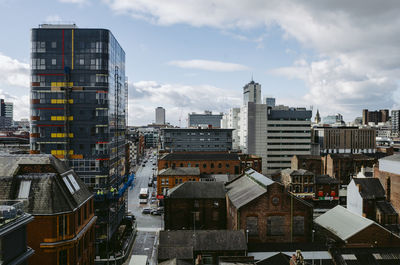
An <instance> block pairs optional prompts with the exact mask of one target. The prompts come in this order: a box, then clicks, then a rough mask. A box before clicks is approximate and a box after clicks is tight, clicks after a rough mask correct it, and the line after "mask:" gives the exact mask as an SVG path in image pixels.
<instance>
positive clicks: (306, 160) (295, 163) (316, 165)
mask: <svg viewBox="0 0 400 265" xmlns="http://www.w3.org/2000/svg"><path fill="white" fill-rule="evenodd" d="M291 168H292V169H295V170H296V169H301V168H302V169H307V170H308V171H311V172H313V173H314V174H315V175H320V174H324V171H323V168H322V162H321V156H319V155H295V156H293V157H292V160H291Z"/></svg>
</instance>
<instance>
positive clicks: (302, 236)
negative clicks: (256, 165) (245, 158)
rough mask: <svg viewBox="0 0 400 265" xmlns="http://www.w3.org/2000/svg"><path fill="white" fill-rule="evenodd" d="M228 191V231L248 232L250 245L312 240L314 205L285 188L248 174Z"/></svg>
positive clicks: (257, 174)
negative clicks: (242, 230)
mask: <svg viewBox="0 0 400 265" xmlns="http://www.w3.org/2000/svg"><path fill="white" fill-rule="evenodd" d="M226 188H227V210H228V216H227V219H228V222H227V228H228V229H232V230H239V229H245V230H246V231H248V242H249V243H277V242H287V243H290V242H308V241H310V240H311V230H312V217H313V208H312V205H311V204H309V203H307V202H305V201H304V200H302V199H300V198H297V197H296V196H294V195H292V194H290V193H289V192H287V191H286V190H285V187H284V186H283V185H282V184H279V183H278V182H274V181H272V180H271V179H269V178H267V177H265V176H264V175H261V174H260V173H257V172H255V171H254V170H249V171H246V172H245V174H244V175H243V176H241V177H239V178H237V179H235V180H234V181H233V182H231V183H230V184H228V185H227V186H226Z"/></svg>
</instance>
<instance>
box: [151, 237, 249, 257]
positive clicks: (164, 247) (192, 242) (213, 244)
mask: <svg viewBox="0 0 400 265" xmlns="http://www.w3.org/2000/svg"><path fill="white" fill-rule="evenodd" d="M246 249H247V244H246V237H245V234H244V231H242V230H239V231H237V230H236V231H233V230H198V231H195V232H194V231H192V230H176V231H160V235H159V246H158V259H159V260H165V259H171V258H177V259H189V258H193V252H194V251H245V250H246Z"/></svg>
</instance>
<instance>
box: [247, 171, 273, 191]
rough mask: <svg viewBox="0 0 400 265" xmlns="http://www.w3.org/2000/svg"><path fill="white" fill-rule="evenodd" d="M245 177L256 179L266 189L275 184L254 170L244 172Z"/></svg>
mask: <svg viewBox="0 0 400 265" xmlns="http://www.w3.org/2000/svg"><path fill="white" fill-rule="evenodd" d="M244 174H245V175H247V176H249V177H250V178H252V179H254V180H255V181H257V182H258V183H260V184H262V185H263V186H264V187H267V186H269V185H271V184H272V183H274V181H273V180H272V179H270V178H268V177H266V176H264V175H263V174H261V173H258V172H257V171H255V170H254V169H248V170H246V171H245V172H244Z"/></svg>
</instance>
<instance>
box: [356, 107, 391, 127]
mask: <svg viewBox="0 0 400 265" xmlns="http://www.w3.org/2000/svg"><path fill="white" fill-rule="evenodd" d="M387 121H389V110H387V109H381V110H376V111H368V110H367V109H363V111H362V122H363V124H364V125H367V124H368V123H370V122H373V123H375V124H378V123H379V122H387Z"/></svg>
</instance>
